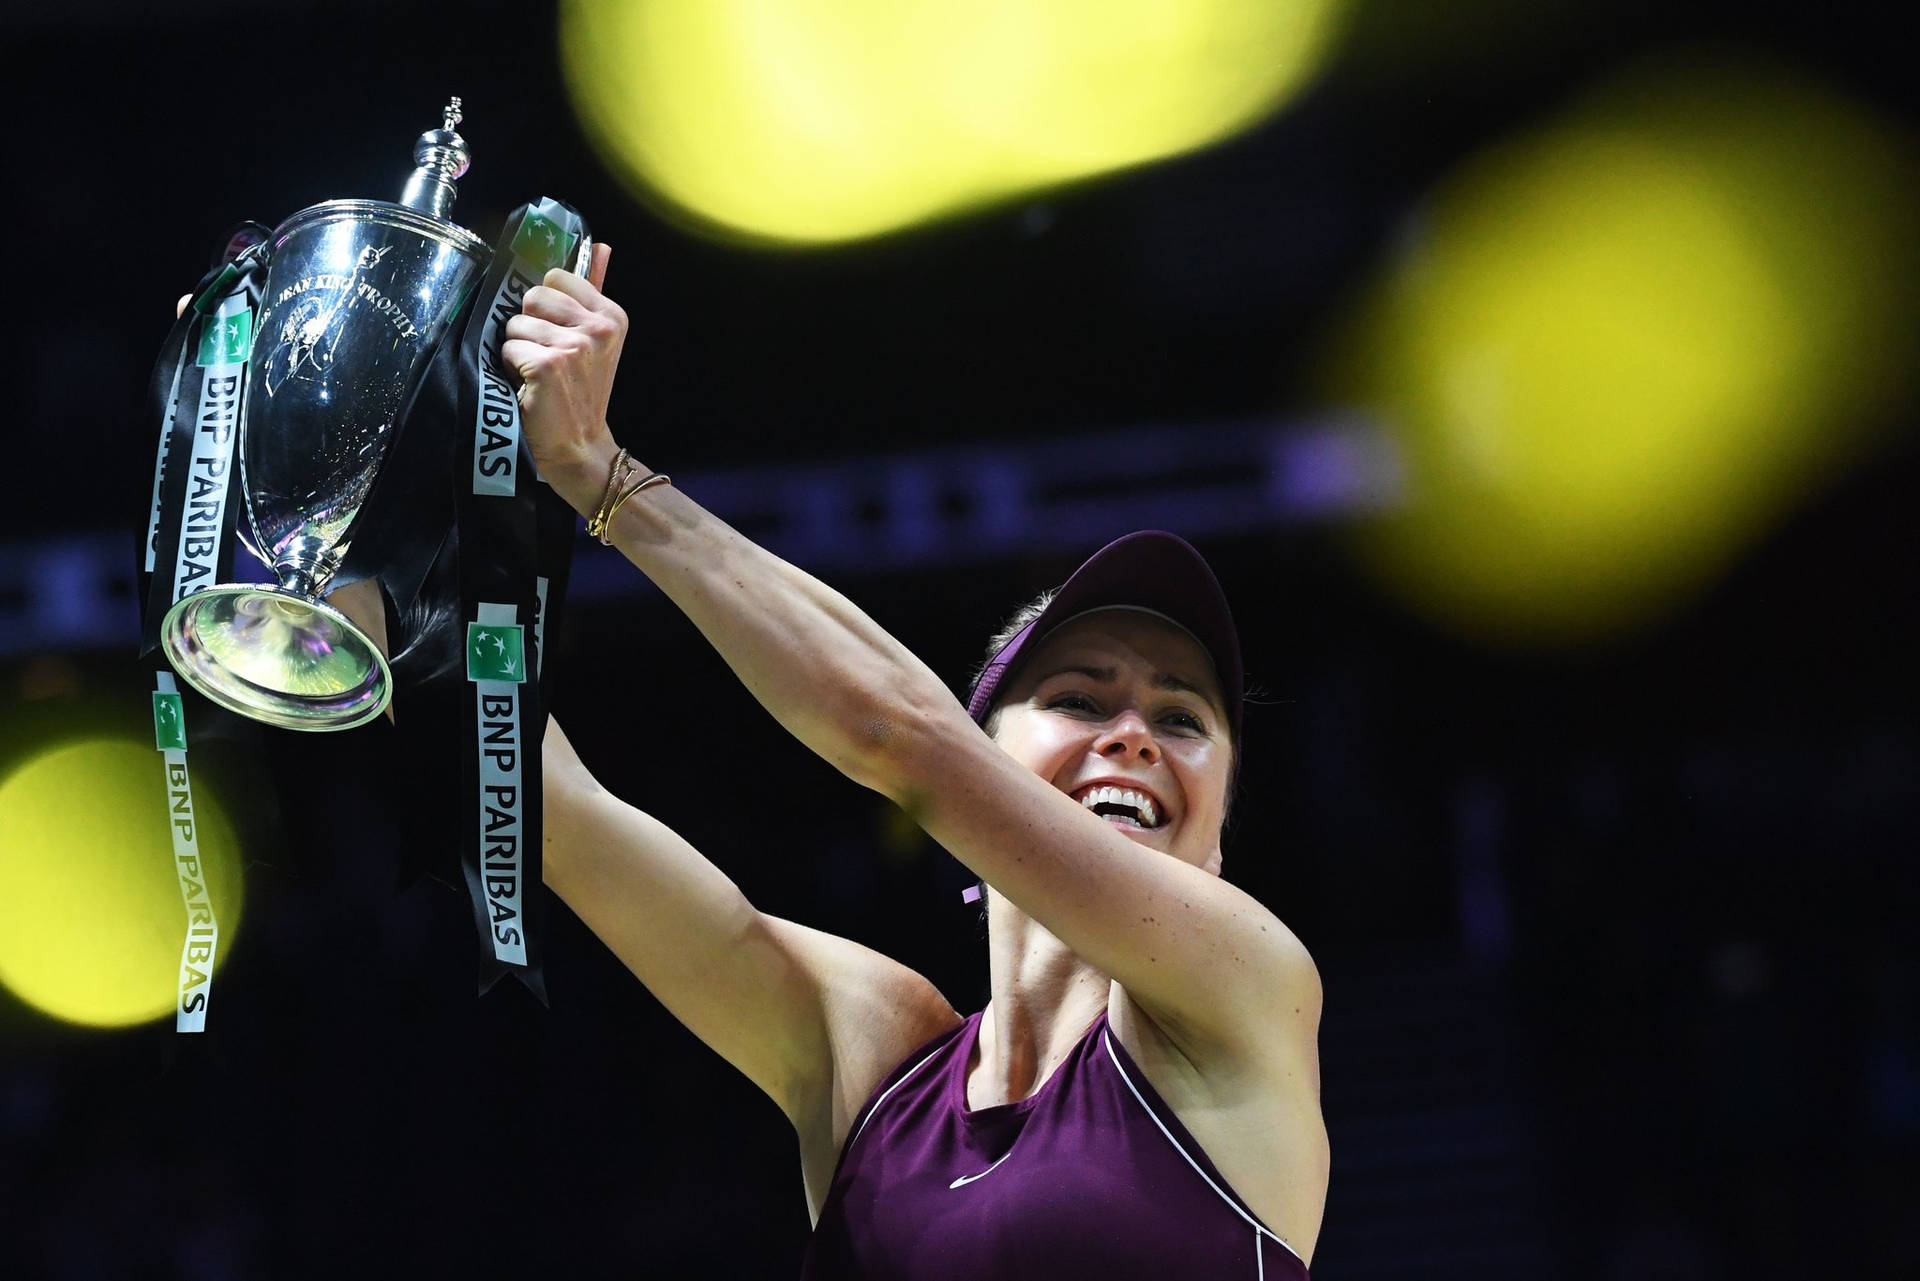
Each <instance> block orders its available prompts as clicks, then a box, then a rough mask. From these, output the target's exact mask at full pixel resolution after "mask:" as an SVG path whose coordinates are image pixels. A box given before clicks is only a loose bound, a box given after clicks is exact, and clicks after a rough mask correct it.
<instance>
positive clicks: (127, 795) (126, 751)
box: [0, 738, 241, 1027]
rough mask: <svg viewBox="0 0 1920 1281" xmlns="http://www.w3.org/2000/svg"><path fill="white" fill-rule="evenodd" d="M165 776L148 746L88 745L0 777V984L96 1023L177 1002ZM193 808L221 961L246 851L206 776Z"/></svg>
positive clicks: (177, 944) (115, 741)
mask: <svg viewBox="0 0 1920 1281" xmlns="http://www.w3.org/2000/svg"><path fill="white" fill-rule="evenodd" d="M189 765H191V761H190V762H189ZM164 769H165V765H164V761H163V758H162V757H161V755H160V753H158V752H156V751H155V750H154V749H153V745H152V743H151V742H148V743H136V742H131V741H129V740H127V739H124V738H85V739H79V740H75V741H72V742H67V743H63V744H59V745H57V746H54V747H51V748H49V749H47V750H45V751H43V752H41V753H39V754H38V755H35V756H33V757H31V758H29V759H27V760H25V761H23V762H22V763H21V764H20V765H19V766H18V767H17V768H16V769H14V770H13V771H12V772H11V773H10V774H9V775H8V776H7V778H6V779H5V780H4V781H0V882H4V884H5V885H6V886H7V892H6V893H5V894H4V895H0V984H4V985H5V986H6V987H7V988H8V989H9V990H11V991H12V992H13V993H14V995H16V996H18V997H19V998H20V999H21V1000H23V1001H25V1002H27V1003H28V1004H29V1005H32V1006H34V1007H35V1008H37V1009H39V1010H42V1011H44V1012H45V1013H47V1014H51V1015H53V1016H55V1017H57V1018H61V1019H65V1020H67V1021H69V1022H74V1023H83V1024H88V1025H91V1026H96V1027H119V1026H124V1025H127V1024H133V1023H142V1022H145V1021H147V1020H149V1019H155V1018H159V1017H160V1016H162V1015H165V1014H167V1013H169V1012H170V1011H172V1009H173V1008H174V1001H175V983H176V982H177V979H178V975H179V967H180V950H181V944H182V943H183V942H184V941H185V938H186V930H187V914H186V909H185V907H184V906H183V905H182V902H181V897H180V886H179V882H178V881H177V880H176V879H175V875H174V854H173V840H172V832H171V829H170V828H169V827H168V814H169V808H168V798H167V789H166V778H165V773H164ZM193 809H194V815H195V818H196V820H197V831H196V836H197V840H198V844H199V848H200V858H201V864H202V868H203V870H204V871H205V873H206V877H207V880H206V884H207V890H208V894H209V896H210V897H211V898H212V900H213V907H214V914H215V919H216V920H217V921H218V922H219V927H220V939H219V952H218V953H217V954H216V964H217V963H218V962H219V961H223V960H224V959H225V957H226V956H227V954H228V953H229V952H230V951H231V949H232V947H233V940H234V937H235V934H236V931H237V928H238V926H239V920H240V907H241V873H240V859H239V852H238V849H237V847H236V844H235V840H234V835H233V829H232V827H231V825H230V824H229V822H228V820H227V817H226V815H225V814H224V813H223V812H222V810H221V807H220V804H219V802H218V800H217V799H216V797H215V796H214V795H213V793H212V789H210V788H209V787H207V786H206V783H205V780H204V779H201V778H194V779H193Z"/></svg>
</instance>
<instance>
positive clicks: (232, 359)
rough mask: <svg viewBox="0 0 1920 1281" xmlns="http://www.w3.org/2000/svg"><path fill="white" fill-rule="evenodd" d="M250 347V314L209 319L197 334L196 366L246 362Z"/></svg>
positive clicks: (251, 332)
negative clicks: (198, 352)
mask: <svg viewBox="0 0 1920 1281" xmlns="http://www.w3.org/2000/svg"><path fill="white" fill-rule="evenodd" d="M252 345H253V312H252V311H251V310H242V311H236V312H234V313H233V314H231V315H227V316H209V317H207V323H206V324H205V325H204V326H202V327H201V330H200V354H199V355H198V356H197V357H195V359H194V363H195V364H197V365H202V366H205V365H237V364H239V363H240V362H241V361H243V360H245V359H246V358H247V349H248V348H249V347H250V346H252Z"/></svg>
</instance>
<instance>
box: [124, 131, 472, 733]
mask: <svg viewBox="0 0 1920 1281" xmlns="http://www.w3.org/2000/svg"><path fill="white" fill-rule="evenodd" d="M449 127H450V126H449ZM266 252H267V254H268V259H267V261H268V266H267V278H266V283H265V286H264V292H263V294H262V297H261V304H260V307H261V312H260V317H259V321H258V323H257V324H256V325H255V327H254V331H253V341H252V346H251V348H250V355H249V359H248V362H247V376H246V390H245V394H244V400H243V402H242V403H243V406H244V407H243V409H242V416H241V422H240V435H239V443H238V452H239V466H240V470H239V480H240V488H241V493H242V494H243V496H244V498H245V501H246V526H247V529H248V530H249V531H250V532H251V534H252V537H251V539H250V540H247V539H243V540H242V541H243V542H245V543H246V546H247V548H248V550H249V551H251V552H253V554H254V555H256V556H257V557H259V559H260V560H261V561H262V562H263V563H264V564H266V565H268V566H269V567H270V568H271V569H272V571H273V576H274V579H275V583H274V585H272V586H261V585H256V584H244V583H243V584H228V585H223V586H217V587H209V588H207V589H205V590H203V591H199V592H195V593H193V594H191V595H188V596H185V597H182V598H181V599H180V600H179V601H177V602H175V604H174V605H173V606H172V607H171V608H170V609H169V610H168V611H167V614H166V616H165V618H164V620H163V621H162V623H161V633H160V634H161V645H162V647H163V648H164V649H165V651H166V655H167V658H168V660H169V661H170V662H171V663H172V664H173V667H174V670H175V671H177V672H179V674H180V675H181V676H182V677H183V678H184V679H185V680H187V681H188V682H189V683H190V684H192V685H193V686H194V688H196V689H198V690H199V691H200V692H201V693H202V694H205V695H206V696H207V697H208V698H210V699H212V700H213V701H214V702H216V703H218V704H220V705H221V706H223V707H226V708H228V709H229V710H231V711H235V712H238V713H240V714H241V715H243V716H248V717H251V718H252V719H254V720H258V721H264V722H266V723H267V724H270V725H277V726H281V727H283V728H286V729H299V730H337V729H350V728H352V727H353V726H356V725H360V724H363V723H365V722H366V721H369V720H371V719H373V718H374V717H376V716H378V715H379V714H380V713H381V712H382V711H383V710H385V708H386V706H387V703H388V701H389V700H390V699H391V697H392V693H393V677H392V673H391V671H390V670H389V668H388V666H387V662H386V659H385V657H384V656H383V655H382V654H381V652H380V648H379V646H377V645H376V644H375V643H374V642H373V640H372V639H371V638H370V637H369V636H368V635H367V634H366V633H365V632H364V631H362V630H361V629H360V628H359V627H357V626H355V625H354V623H352V622H351V621H350V620H349V619H348V618H347V617H346V615H344V614H342V613H341V612H340V611H339V610H337V609H335V608H334V607H332V606H330V605H328V604H327V603H326V602H325V601H323V600H322V599H321V597H322V596H324V595H325V594H326V592H327V590H328V586H329V584H330V583H331V581H332V579H333V576H334V572H335V571H336V570H337V569H338V568H339V567H340V563H341V560H342V559H343V558H344V557H345V555H346V553H347V548H348V546H349V544H350V543H351V541H352V537H353V530H354V525H355V523H356V519H357V518H358V516H359V514H360V512H361V510H362V508H363V506H364V505H365V503H366V500H367V497H368V495H369V494H371V493H372V492H373V487H374V482H375V480H376V479H377V478H378V476H379V474H380V469H381V466H382V464H383V463H384V462H385V461H386V459H387V458H388V456H389V455H390V454H391V452H392V446H393V442H394V439H395V438H396V436H397V434H398V432H399V428H400V421H401V418H402V416H403V415H404V413H405V412H406V409H407V407H408V405H409V404H410V403H411V402H412V399H413V396H414V393H415V391H416V390H417V389H418V387H419V385H420V380H421V379H422V377H423V376H424V375H425V373H426V369H427V365H428V363H429V361H430V359H431V357H432V355H433V353H434V351H435V349H436V348H437V346H438V345H439V342H440V339H441V338H442V336H443V335H444V334H445V333H446V330H447V328H448V326H449V325H451V323H452V322H453V319H454V317H455V316H456V315H457V314H458V313H459V311H460V309H461V307H462V305H463V304H464V303H465V302H466V300H467V298H468V296H469V295H470V294H471V293H472V292H473V289H474V287H475V285H477V284H478V283H479V280H480V277H481V274H482V272H483V271H484V269H485V267H486V264H487V261H488V258H489V250H488V247H487V244H486V242H485V241H483V240H481V239H480V238H479V237H478V236H475V235H474V234H473V233H471V232H469V231H467V230H465V229H464V228H461V227H458V226H456V225H454V224H453V223H451V222H449V221H447V220H446V219H444V218H442V217H437V216H435V215H434V213H432V212H427V211H423V210H420V209H415V208H409V207H408V206H406V205H400V204H389V203H386V202H384V201H375V200H333V201H328V202H326V203H324V204H319V205H314V206H312V207H310V208H307V209H303V210H301V211H300V212H299V213H297V214H294V215H293V216H292V217H291V218H289V219H287V221H286V222H284V223H282V224H281V225H280V226H279V227H278V228H276V229H275V230H274V233H273V236H272V238H271V239H270V240H269V241H268V242H267V246H266Z"/></svg>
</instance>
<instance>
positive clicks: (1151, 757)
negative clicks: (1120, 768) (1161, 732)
mask: <svg viewBox="0 0 1920 1281" xmlns="http://www.w3.org/2000/svg"><path fill="white" fill-rule="evenodd" d="M1098 750H1099V752H1100V755H1102V756H1105V757H1107V758H1109V759H1123V758H1124V759H1131V758H1133V757H1134V756H1136V755H1137V756H1138V757H1139V759H1140V760H1143V761H1145V762H1147V763H1148V764H1152V763H1153V762H1154V761H1157V760H1159V759H1160V745H1159V743H1157V742H1155V741H1154V737H1153V729H1152V727H1150V726H1149V725H1148V724H1147V720H1146V718H1145V717H1144V716H1142V715H1140V713H1139V712H1136V711H1133V710H1131V709H1129V710H1127V711H1124V712H1122V713H1120V714H1119V715H1118V716H1116V717H1114V718H1113V719H1112V720H1110V721H1108V722H1107V724H1106V728H1105V730H1104V731H1103V732H1102V734H1101V737H1100V743H1099V748H1098Z"/></svg>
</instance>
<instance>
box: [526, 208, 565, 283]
mask: <svg viewBox="0 0 1920 1281" xmlns="http://www.w3.org/2000/svg"><path fill="white" fill-rule="evenodd" d="M574 239H575V238H574V237H573V236H570V235H568V234H567V233H566V232H565V231H563V230H561V227H560V224H559V223H557V222H555V221H554V220H553V219H551V218H548V217H546V216H545V215H543V214H541V213H540V212H539V211H537V210H534V209H529V210H527V216H526V217H524V218H522V219H521V220H520V230H518V231H516V232H514V233H513V256H514V257H515V258H518V259H519V260H520V261H521V262H524V263H531V264H532V265H534V266H537V267H538V268H540V271H541V274H543V275H544V274H545V273H546V272H547V270H548V269H549V268H552V267H564V266H566V265H567V264H568V263H569V262H570V261H572V257H573V244H574Z"/></svg>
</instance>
